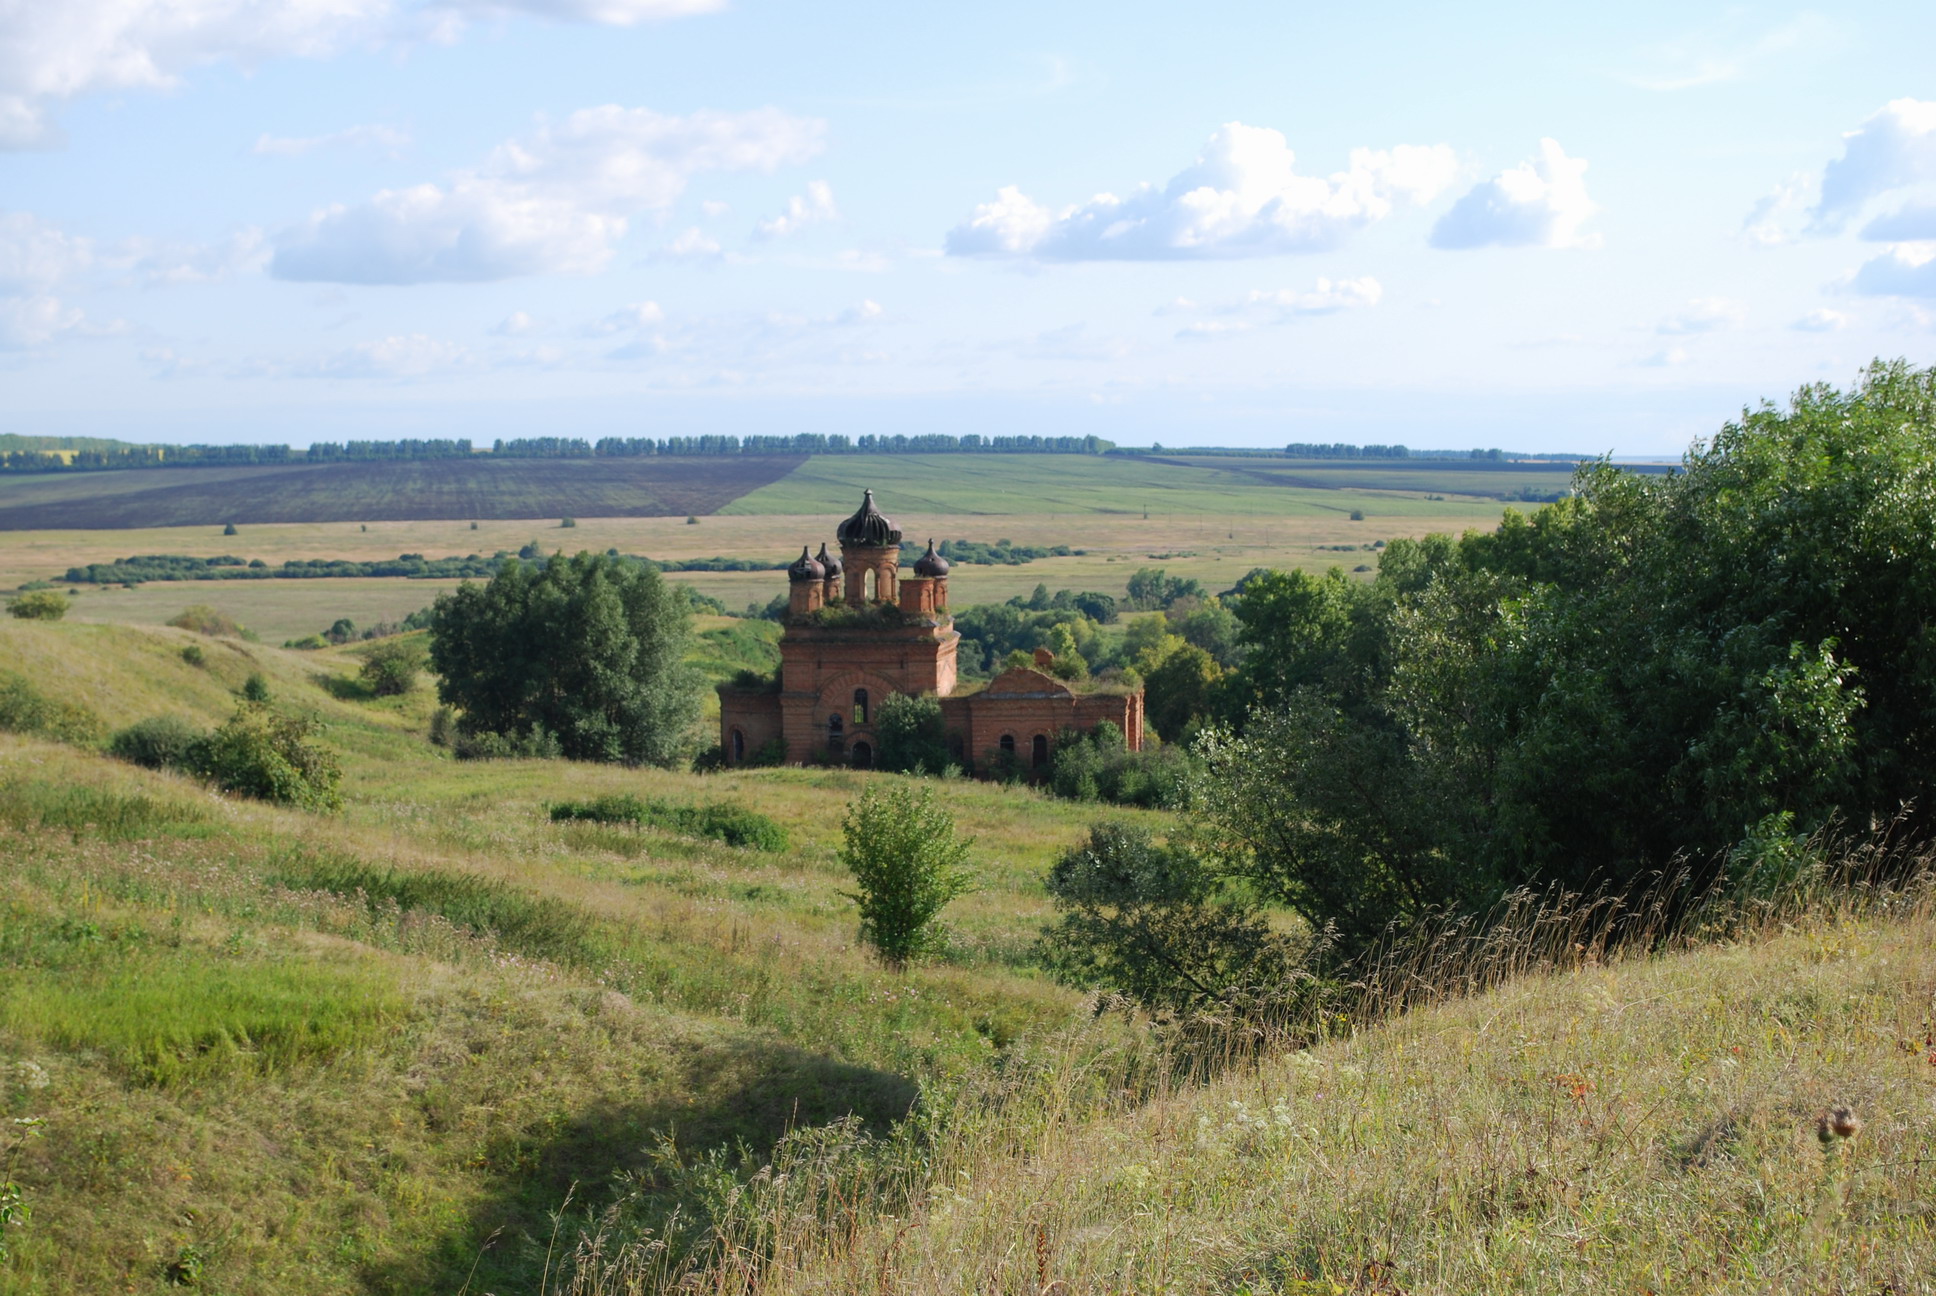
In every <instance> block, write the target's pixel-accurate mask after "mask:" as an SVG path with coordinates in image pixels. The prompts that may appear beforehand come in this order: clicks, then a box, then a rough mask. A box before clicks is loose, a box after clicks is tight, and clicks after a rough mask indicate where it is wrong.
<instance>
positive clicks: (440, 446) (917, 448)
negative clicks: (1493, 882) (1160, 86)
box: [0, 432, 1115, 473]
mask: <svg viewBox="0 0 1936 1296" xmlns="http://www.w3.org/2000/svg"><path fill="white" fill-rule="evenodd" d="M1113 449H1115V443H1114V442H1111V441H1104V440H1102V439H1101V438H1100V437H1093V436H1080V437H1074V436H1068V437H1043V436H987V437H985V436H981V435H978V434H976V433H973V432H970V433H968V434H967V435H965V436H950V435H948V434H946V433H925V434H922V435H919V436H899V435H897V436H874V435H871V434H870V435H867V436H861V437H847V436H843V435H840V434H839V433H832V434H822V433H818V432H801V433H797V434H795V435H793V436H747V437H737V436H696V437H659V438H654V437H604V438H602V439H600V440H598V441H587V440H584V439H583V438H578V437H521V438H517V439H515V440H510V441H503V440H500V441H494V442H493V443H492V444H491V448H490V449H489V450H480V449H479V448H477V447H475V446H473V445H472V444H471V442H470V441H469V440H449V441H442V440H428V441H425V440H406V441H340V442H339V441H319V442H317V443H316V444H315V445H312V446H310V447H309V448H308V449H306V450H295V449H291V448H290V447H289V446H286V445H220V446H218V445H185V446H159V445H125V444H122V443H118V442H98V443H95V444H92V445H86V446H80V447H72V448H63V447H45V446H42V447H30V446H18V447H14V446H9V447H7V448H4V449H0V472H16V473H22V472H30V473H42V472H108V471H112V470H116V469H127V468H232V467H235V466H237V465H248V464H270V465H280V464H304V463H310V464H320V463H370V462H395V461H399V460H423V459H468V458H472V457H491V458H497V459H643V458H654V457H658V456H674V457H678V458H690V457H692V456H695V455H799V454H1088V455H1094V454H1105V453H1107V452H1109V451H1111V450H1113Z"/></svg>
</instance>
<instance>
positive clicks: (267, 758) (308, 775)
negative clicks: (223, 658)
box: [193, 702, 343, 810]
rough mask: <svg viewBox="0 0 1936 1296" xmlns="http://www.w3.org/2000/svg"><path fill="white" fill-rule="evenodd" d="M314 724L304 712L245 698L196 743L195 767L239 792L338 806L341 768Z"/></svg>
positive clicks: (321, 807) (282, 801) (322, 806)
mask: <svg viewBox="0 0 1936 1296" xmlns="http://www.w3.org/2000/svg"><path fill="white" fill-rule="evenodd" d="M318 728H320V726H319V725H318V724H317V722H316V721H314V720H312V719H309V718H308V717H305V716H292V715H283V714H280V713H278V712H275V711H271V710H270V709H269V708H267V707H265V706H261V705H259V704H256V703H250V702H244V703H243V704H242V705H241V706H240V707H238V708H237V709H236V712H235V714H234V715H233V716H231V717H229V721H228V723H227V724H225V725H223V726H222V727H221V728H220V729H217V730H216V731H215V732H214V733H212V734H210V735H209V736H208V737H207V738H205V739H203V740H202V741H201V742H199V743H198V744H197V745H196V748H195V752H194V757H193V760H194V769H195V772H196V773H198V774H200V775H201V776H202V777H204V778H206V779H208V780H209V781H210V782H212V783H214V784H215V785H216V786H217V787H220V788H222V789H223V790H224V791H227V792H235V793H238V794H240V795H242V796H250V797H255V798H257V799H258V800H262V801H273V802H275V803H276V804H278V805H293V806H298V807H300V808H302V809H305V810H336V809H340V808H341V807H342V804H343V797H342V793H341V792H339V791H338V790H337V784H338V783H339V782H340V781H341V780H342V769H341V767H340V766H338V765H337V763H336V756H335V754H334V753H333V752H331V751H330V750H329V749H328V748H327V747H325V746H323V745H322V744H321V743H319V742H316V741H315V734H316V731H317V730H318Z"/></svg>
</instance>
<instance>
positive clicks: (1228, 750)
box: [1198, 363, 1936, 947]
mask: <svg viewBox="0 0 1936 1296" xmlns="http://www.w3.org/2000/svg"><path fill="white" fill-rule="evenodd" d="M1932 482H1936V372H1932V371H1930V370H1922V371H1916V370H1912V369H1910V368H1909V367H1908V366H1907V365H1905V364H1901V363H1896V364H1887V365H1885V364H1877V365H1875V366H1873V367H1872V368H1871V369H1870V370H1869V371H1868V372H1867V373H1865V374H1864V376H1863V378H1862V380H1861V382H1860V383H1859V385H1858V386H1857V387H1855V388H1854V389H1853V390H1849V391H1837V390H1835V389H1833V388H1830V387H1828V386H1815V387H1808V388H1804V389H1803V390H1801V391H1800V392H1798V393H1797V394H1796V395H1795V397H1794V399H1793V401H1792V403H1791V405H1790V406H1789V408H1787V409H1785V410H1784V409H1778V408H1776V407H1774V406H1772V405H1764V406H1763V407H1762V408H1760V409H1759V410H1755V411H1750V412H1747V413H1745V414H1744V415H1743V417H1742V418H1741V420H1740V421H1738V422H1735V423H1730V424H1729V425H1727V426H1726V427H1725V428H1723V429H1722V430H1721V432H1720V433H1719V434H1718V435H1717V436H1716V437H1715V438H1714V439H1713V440H1712V441H1711V442H1710V443H1708V444H1706V445H1705V446H1702V447H1698V448H1697V449H1695V450H1693V451H1691V452H1689V454H1688V455H1687V456H1686V458H1685V460H1684V463H1683V469H1682V471H1680V472H1678V473H1675V474H1671V475H1662V476H1642V475H1639V474H1634V473H1627V472H1622V471H1620V470H1618V469H1616V468H1614V467H1612V466H1610V465H1606V464H1600V465H1593V466H1589V467H1587V468H1584V469H1582V470H1581V472H1580V473H1579V474H1578V475H1577V476H1576V478H1575V483H1574V484H1575V492H1576V493H1575V495H1574V496H1573V497H1572V498H1569V499H1566V500H1562V501H1560V502H1559V503H1556V504H1552V505H1549V506H1547V507H1545V508H1542V509H1540V510H1539V511H1538V512H1537V513H1535V514H1534V515H1533V516H1532V517H1531V518H1530V519H1529V518H1525V517H1521V516H1518V515H1516V514H1508V515H1507V519H1506V522H1505V524H1504V525H1503V526H1502V527H1501V528H1500V529H1499V530H1498V531H1497V532H1494V533H1489V534H1480V533H1470V534H1468V535H1467V536H1466V537H1465V538H1463V539H1462V540H1454V539H1451V538H1449V537H1444V536H1438V537H1431V538H1428V539H1427V540H1425V541H1422V542H1414V541H1409V540H1401V541H1394V542H1393V543H1392V544H1391V545H1389V546H1388V547H1387V548H1386V549H1385V550H1384V552H1383V555H1382V558H1381V561H1380V565H1379V570H1378V575H1377V577H1376V579H1375V580H1373V581H1372V582H1369V583H1366V584H1360V583H1356V582H1351V581H1349V580H1348V579H1346V578H1344V577H1343V576H1342V575H1339V576H1335V577H1332V578H1328V579H1319V578H1311V577H1307V576H1303V575H1301V574H1299V573H1282V574H1278V575H1275V576H1271V577H1267V578H1261V579H1259V580H1258V581H1254V582H1252V583H1251V584H1250V585H1249V587H1248V588H1247V589H1246V590H1245V592H1244V594H1243V597H1242V600H1241V602H1240V603H1239V605H1238V608H1237V615H1238V617H1239V618H1240V620H1241V621H1242V623H1243V636H1244V638H1245V641H1246V644H1247V647H1248V655H1247V656H1246V657H1245V659H1244V662H1243V665H1242V666H1241V668H1240V670H1239V673H1238V679H1239V681H1240V682H1243V683H1245V684H1247V686H1248V692H1249V695H1250V699H1251V701H1252V702H1253V705H1252V707H1251V709H1250V710H1249V712H1248V714H1247V716H1246V717H1245V718H1244V719H1243V720H1242V722H1241V724H1240V725H1238V726H1237V727H1235V728H1233V730H1231V731H1225V732H1213V733H1209V734H1206V735H1205V737H1204V739H1203V740H1201V741H1200V743H1199V745H1198V750H1199V751H1200V752H1201V753H1202V754H1203V755H1204V756H1205V757H1206V760H1207V762H1208V766H1209V770H1210V776H1209V777H1208V778H1206V779H1205V780H1204V784H1203V787H1204V791H1205V794H1206V799H1205V801H1204V803H1203V805H1204V812H1205V813H1204V821H1203V827H1204V829H1205V830H1206V833H1207V836H1208V839H1209V840H1210V841H1212V842H1213V843H1214V844H1216V845H1217V846H1218V847H1219V848H1220V850H1221V851H1222V852H1223V855H1224V856H1225V857H1226V858H1227V859H1228V860H1229V861H1231V865H1232V867H1235V868H1240V869H1242V870H1243V871H1244V872H1246V873H1247V874H1248V875H1249V877H1250V879H1251V881H1252V883H1253V884H1254V885H1255V886H1257V887H1258V888H1259V889H1260V892H1261V893H1262V894H1264V895H1266V896H1269V897H1271V898H1273V899H1276V900H1281V901H1283V902H1284V903H1287V904H1289V905H1291V906H1293V907H1294V908H1296V909H1297V910H1298V911H1299V912H1301V913H1302V914H1304V916H1305V917H1306V918H1308V919H1309V920H1310V921H1311V922H1312V923H1313V924H1314V925H1323V924H1326V923H1331V924H1335V925H1336V928H1337V931H1338V933H1339V935H1340V937H1341V938H1342V940H1343V941H1344V943H1345V945H1346V946H1347V947H1352V946H1358V947H1362V946H1363V945H1365V944H1367V943H1369V942H1371V941H1374V940H1375V939H1377V937H1378V935H1379V933H1381V932H1382V931H1384V930H1385V928H1386V925H1387V924H1389V923H1391V922H1392V921H1394V920H1404V919H1406V918H1409V917H1413V916H1416V915H1419V914H1421V913H1424V912H1426V911H1428V910H1432V909H1439V908H1449V909H1453V910H1460V911H1468V912H1475V911H1476V912H1483V911H1486V910H1488V909H1490V908H1491V907H1492V906H1493V904H1494V903H1495V902H1496V901H1497V900H1498V899H1499V898H1500V897H1501V896H1502V895H1503V894H1505V893H1506V892H1508V891H1510V890H1512V889H1514V888H1517V887H1521V886H1525V885H1534V886H1547V885H1556V886H1560V887H1564V888H1567V889H1572V890H1591V889H1594V888H1598V887H1602V886H1606V887H1611V888H1615V889H1623V888H1626V887H1628V886H1631V885H1634V884H1636V883H1637V882H1638V881H1639V880H1640V879H1641V878H1642V877H1644V876H1645V875H1646V874H1647V873H1648V872H1649V871H1650V870H1655V869H1660V868H1663V867H1667V866H1669V865H1670V864H1672V863H1673V862H1675V861H1676V860H1689V861H1692V862H1693V863H1694V864H1695V865H1696V866H1697V867H1698V868H1700V869H1701V870H1703V871H1704V872H1705V873H1706V875H1707V876H1708V877H1709V878H1711V877H1712V876H1713V875H1714V873H1715V872H1717V871H1719V870H1721V869H1723V868H1724V867H1728V865H1727V864H1726V863H1725V861H1730V860H1732V861H1733V864H1732V867H1733V868H1735V869H1736V870H1738V871H1739V872H1742V873H1746V874H1754V873H1756V872H1757V870H1756V868H1755V856H1756V854H1757V852H1762V853H1765V852H1766V851H1768V850H1772V849H1775V845H1774V843H1778V842H1779V840H1781V839H1783V838H1784V837H1792V836H1794V835H1806V834H1808V833H1811V832H1813V831H1816V830H1818V829H1821V828H1823V827H1824V826H1826V825H1828V824H1831V823H1833V822H1837V821H1840V822H1845V823H1850V824H1856V825H1865V824H1869V823H1873V822H1888V821H1890V820H1891V819H1892V818H1893V817H1894V816H1896V815H1897V814H1898V812H1899V810H1900V808H1901V807H1902V806H1903V805H1905V804H1906V803H1913V804H1915V805H1916V809H1915V811H1914V812H1913V815H1912V817H1911V819H1910V821H1909V825H1908V826H1909V828H1910V829H1911V830H1912V831H1913V832H1915V833H1918V834H1921V835H1924V836H1926V835H1928V833H1929V832H1930V829H1931V827H1932V820H1931V812H1930V810H1929V808H1928V807H1927V806H1926V805H1924V804H1922V802H1923V800H1924V798H1926V796H1927V792H1928V788H1929V786H1930V784H1931V782H1932V781H1936V719H1932V717H1936V705H1933V704H1932V701H1931V699H1932V698H1936V641H1932V639H1931V637H1930V634H1929V631H1928V629H1927V627H1928V624H1929V620H1928V609H1929V608H1930V607H1931V606H1936V486H1933V485H1932Z"/></svg>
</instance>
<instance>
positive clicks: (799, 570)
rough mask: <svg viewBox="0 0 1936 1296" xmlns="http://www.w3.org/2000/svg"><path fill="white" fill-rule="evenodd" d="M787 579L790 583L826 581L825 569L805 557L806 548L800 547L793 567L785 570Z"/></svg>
mask: <svg viewBox="0 0 1936 1296" xmlns="http://www.w3.org/2000/svg"><path fill="white" fill-rule="evenodd" d="M787 579H788V580H790V581H817V580H825V579H827V569H826V568H825V567H822V566H821V565H820V564H819V563H817V562H815V561H814V560H813V559H812V558H809V557H808V556H807V547H806V546H805V545H801V546H800V556H799V558H797V559H795V560H794V563H793V566H791V567H789V568H787Z"/></svg>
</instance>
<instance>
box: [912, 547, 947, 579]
mask: <svg viewBox="0 0 1936 1296" xmlns="http://www.w3.org/2000/svg"><path fill="white" fill-rule="evenodd" d="M914 574H915V575H916V576H946V575H947V574H948V560H947V559H946V558H943V557H942V556H941V555H940V554H938V553H936V552H935V551H934V541H932V540H930V541H928V551H927V552H926V553H924V554H922V555H921V556H920V557H919V558H916V559H915V560H914Z"/></svg>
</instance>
